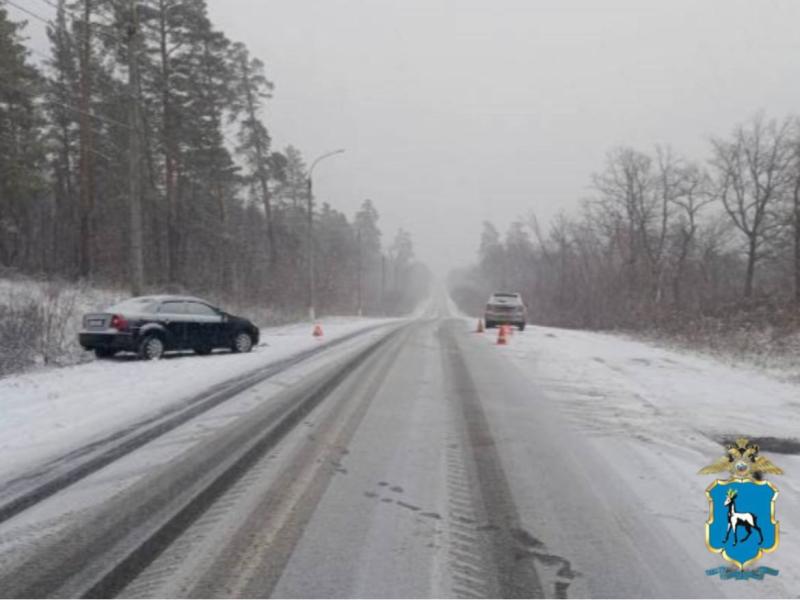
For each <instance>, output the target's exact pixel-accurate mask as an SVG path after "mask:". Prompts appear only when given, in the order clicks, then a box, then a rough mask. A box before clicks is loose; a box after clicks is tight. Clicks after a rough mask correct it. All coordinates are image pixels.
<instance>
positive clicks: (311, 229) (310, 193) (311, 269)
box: [306, 148, 344, 321]
mask: <svg viewBox="0 0 800 600" xmlns="http://www.w3.org/2000/svg"><path fill="white" fill-rule="evenodd" d="M342 152H344V148H340V149H339V150H334V151H333V152H326V153H325V154H323V155H322V156H319V157H317V158H316V159H315V160H314V162H312V163H311V168H310V169H309V170H308V179H307V180H306V181H307V184H308V215H307V219H308V226H307V243H308V318H309V319H311V320H312V321H313V320H314V319H316V318H317V314H316V310H315V309H314V234H313V232H314V188H313V183H312V176H313V174H314V168H315V167H316V166H317V165H318V164H319V163H320V161H322V160H323V159H326V158H328V157H330V156H334V155H336V154H341V153H342Z"/></svg>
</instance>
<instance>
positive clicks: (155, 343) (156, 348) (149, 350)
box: [139, 335, 164, 360]
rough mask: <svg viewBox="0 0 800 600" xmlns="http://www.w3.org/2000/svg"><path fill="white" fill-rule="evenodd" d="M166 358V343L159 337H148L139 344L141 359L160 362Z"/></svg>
mask: <svg viewBox="0 0 800 600" xmlns="http://www.w3.org/2000/svg"><path fill="white" fill-rule="evenodd" d="M162 356H164V342H163V341H162V340H161V338H160V337H158V336H157V335H148V336H145V338H144V339H143V340H142V342H141V343H140V344H139V358H141V359H143V360H158V359H159V358H161V357H162Z"/></svg>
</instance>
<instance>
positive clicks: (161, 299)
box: [128, 294, 213, 306]
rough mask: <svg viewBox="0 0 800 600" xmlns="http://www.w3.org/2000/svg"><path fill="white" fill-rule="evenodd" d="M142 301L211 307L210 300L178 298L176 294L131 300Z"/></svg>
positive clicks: (190, 297)
mask: <svg viewBox="0 0 800 600" xmlns="http://www.w3.org/2000/svg"><path fill="white" fill-rule="evenodd" d="M137 300H138V301H142V302H167V301H172V302H202V303H203V304H208V305H211V306H213V305H212V304H211V302H209V301H208V300H203V299H202V298H197V297H195V296H178V295H175V294H153V295H151V296H136V297H135V298H130V299H129V300H128V302H130V301H134V302H135V301H137Z"/></svg>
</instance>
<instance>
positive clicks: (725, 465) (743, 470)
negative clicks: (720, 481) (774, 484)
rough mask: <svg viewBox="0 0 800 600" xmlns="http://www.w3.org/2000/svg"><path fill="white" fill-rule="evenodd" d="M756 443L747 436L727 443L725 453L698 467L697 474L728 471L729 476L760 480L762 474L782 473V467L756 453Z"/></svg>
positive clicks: (762, 476)
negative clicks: (704, 465) (708, 463)
mask: <svg viewBox="0 0 800 600" xmlns="http://www.w3.org/2000/svg"><path fill="white" fill-rule="evenodd" d="M758 450H759V449H758V444H756V443H755V442H751V441H750V440H748V439H747V438H739V439H738V440H736V441H735V442H733V443H732V444H728V448H727V453H726V454H725V456H723V457H722V458H720V459H719V460H717V461H715V462H713V463H711V464H710V465H708V466H707V467H703V468H702V469H700V471H699V474H701V475H707V474H711V473H721V472H724V471H728V472H729V473H730V475H731V477H737V478H740V479H745V478H752V479H755V480H756V481H761V480H762V479H763V478H764V474H765V473H766V474H771V475H782V474H783V469H781V468H780V467H778V466H776V465H775V464H774V463H773V462H772V461H771V460H769V459H768V458H766V457H764V456H760V455H759V453H758Z"/></svg>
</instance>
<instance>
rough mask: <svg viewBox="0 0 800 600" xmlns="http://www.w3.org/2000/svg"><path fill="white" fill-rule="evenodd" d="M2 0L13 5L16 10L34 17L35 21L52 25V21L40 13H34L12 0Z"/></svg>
mask: <svg viewBox="0 0 800 600" xmlns="http://www.w3.org/2000/svg"><path fill="white" fill-rule="evenodd" d="M3 1H4V2H5V3H6V4H10V5H11V6H13V7H14V8H16V9H17V10H20V11H22V12H24V13H25V14H26V15H28V16H30V17H33V18H34V19H36V20H37V21H41V22H42V23H44V24H45V25H52V24H53V23H52V22H51V21H50V20H49V19H46V18H45V17H43V16H42V15H39V14H36V13H35V12H33V11H30V10H28V9H27V8H25V7H24V6H20V5H19V4H17V3H16V2H12V0H3Z"/></svg>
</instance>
